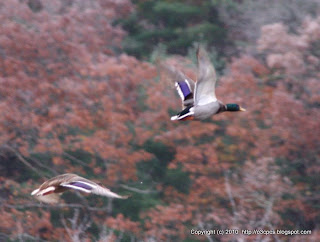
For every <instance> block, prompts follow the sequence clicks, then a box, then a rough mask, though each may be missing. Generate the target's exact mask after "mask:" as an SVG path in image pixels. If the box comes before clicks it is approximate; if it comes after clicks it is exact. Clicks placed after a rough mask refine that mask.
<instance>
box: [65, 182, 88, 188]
mask: <svg viewBox="0 0 320 242" xmlns="http://www.w3.org/2000/svg"><path fill="white" fill-rule="evenodd" d="M70 185H73V186H76V187H81V188H84V189H87V190H92V187H91V186H89V185H87V184H84V183H82V182H71V183H70Z"/></svg>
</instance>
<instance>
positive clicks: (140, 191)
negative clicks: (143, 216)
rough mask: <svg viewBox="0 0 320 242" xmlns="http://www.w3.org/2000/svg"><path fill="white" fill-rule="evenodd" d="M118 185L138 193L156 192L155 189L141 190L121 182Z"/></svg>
mask: <svg viewBox="0 0 320 242" xmlns="http://www.w3.org/2000/svg"><path fill="white" fill-rule="evenodd" d="M120 187H123V188H124V189H127V190H129V191H132V192H136V193H140V194H151V193H158V192H157V191H155V190H150V189H148V190H141V189H139V188H135V187H129V186H127V185H125V184H121V185H120Z"/></svg>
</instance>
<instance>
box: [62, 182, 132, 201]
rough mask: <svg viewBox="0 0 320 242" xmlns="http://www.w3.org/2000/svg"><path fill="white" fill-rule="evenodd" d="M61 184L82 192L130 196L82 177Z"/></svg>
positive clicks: (121, 197) (115, 196)
mask: <svg viewBox="0 0 320 242" xmlns="http://www.w3.org/2000/svg"><path fill="white" fill-rule="evenodd" d="M60 186H62V187H66V188H70V189H74V190H78V191H81V192H86V193H93V194H96V195H100V196H106V197H113V198H120V199H126V198H128V196H120V195H118V194H116V193H114V192H111V191H110V190H109V189H108V188H106V187H103V186H101V185H98V184H97V183H95V182H92V181H90V180H87V179H85V178H82V177H79V178H77V179H72V181H69V182H65V183H61V184H60Z"/></svg>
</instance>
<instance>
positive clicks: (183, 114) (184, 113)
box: [171, 106, 194, 121]
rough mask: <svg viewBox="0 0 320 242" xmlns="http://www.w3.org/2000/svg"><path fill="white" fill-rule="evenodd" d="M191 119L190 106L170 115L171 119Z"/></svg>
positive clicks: (191, 109)
mask: <svg viewBox="0 0 320 242" xmlns="http://www.w3.org/2000/svg"><path fill="white" fill-rule="evenodd" d="M192 119H194V108H193V107H192V106H189V107H187V108H185V109H184V110H182V111H181V112H180V113H178V114H177V115H175V116H172V117H171V120H172V121H175V120H180V121H182V120H183V121H185V120H192Z"/></svg>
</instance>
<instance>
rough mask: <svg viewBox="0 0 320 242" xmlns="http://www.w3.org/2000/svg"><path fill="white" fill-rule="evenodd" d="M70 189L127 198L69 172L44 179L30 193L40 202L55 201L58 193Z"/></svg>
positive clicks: (57, 198)
mask: <svg viewBox="0 0 320 242" xmlns="http://www.w3.org/2000/svg"><path fill="white" fill-rule="evenodd" d="M70 189H73V190H78V191H82V192H85V193H93V194H97V195H101V196H106V197H113V198H120V199H125V198H127V196H120V195H118V194H116V193H114V192H111V191H110V190H109V189H108V188H106V187H103V186H101V185H99V184H97V183H95V182H93V181H90V180H88V179H85V178H83V177H80V176H78V175H76V174H71V173H66V174H63V175H59V176H56V177H53V178H51V179H49V180H48V181H45V182H44V183H43V184H42V185H41V186H40V187H39V188H38V189H36V190H34V191H33V192H32V193H31V195H34V196H35V197H36V198H37V199H38V200H40V201H42V202H46V203H57V202H58V200H59V196H58V194H59V193H63V192H65V191H67V190H70Z"/></svg>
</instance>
